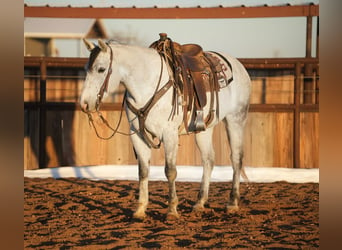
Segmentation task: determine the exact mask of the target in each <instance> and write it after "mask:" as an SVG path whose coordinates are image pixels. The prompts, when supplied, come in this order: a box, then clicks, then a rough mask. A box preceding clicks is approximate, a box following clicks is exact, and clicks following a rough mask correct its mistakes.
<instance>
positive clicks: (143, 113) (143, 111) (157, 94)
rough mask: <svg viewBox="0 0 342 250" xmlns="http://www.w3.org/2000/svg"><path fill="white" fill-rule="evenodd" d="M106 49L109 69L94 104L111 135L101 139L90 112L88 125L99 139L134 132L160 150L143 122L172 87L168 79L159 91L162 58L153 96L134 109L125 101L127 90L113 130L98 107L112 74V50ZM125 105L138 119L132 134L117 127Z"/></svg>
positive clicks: (107, 138)
mask: <svg viewBox="0 0 342 250" xmlns="http://www.w3.org/2000/svg"><path fill="white" fill-rule="evenodd" d="M107 45H108V47H109V48H110V62H109V68H108V72H107V75H106V78H105V80H104V81H103V83H102V85H101V88H100V90H99V93H98V94H97V99H96V104H95V108H96V111H95V112H96V113H97V114H98V116H99V117H100V118H101V120H102V122H103V123H104V124H105V125H106V126H107V127H108V128H109V129H110V130H112V131H113V133H112V134H111V135H110V136H108V137H103V136H101V135H100V134H99V133H98V131H97V129H96V126H95V124H94V120H93V117H92V114H91V112H86V113H87V115H88V119H89V123H90V124H91V126H92V127H94V130H95V133H96V135H97V137H99V138H100V139H103V140H109V139H111V138H112V137H113V136H114V135H115V134H116V133H118V134H122V135H126V136H130V135H133V134H135V133H136V132H139V136H140V137H141V138H142V139H143V140H144V141H145V143H146V144H147V145H148V146H149V147H152V148H156V149H158V148H160V145H161V141H160V140H159V141H158V143H155V142H154V138H156V136H155V135H154V134H153V133H152V132H151V131H149V130H148V129H147V128H146V127H145V121H146V118H147V115H148V113H149V111H150V110H151V109H152V107H153V106H154V105H155V104H156V103H157V101H158V100H159V99H160V98H161V97H162V96H163V95H164V94H165V93H166V92H167V91H168V90H169V89H170V88H171V86H173V81H172V80H171V79H170V80H169V81H168V82H167V83H166V84H165V85H164V87H163V88H161V89H159V86H160V82H161V78H162V74H163V58H162V56H161V55H160V61H161V68H160V74H159V79H158V84H157V87H156V89H155V91H154V94H153V95H152V97H151V98H150V99H149V101H148V102H147V103H146V104H145V105H144V106H143V107H142V108H140V109H137V108H135V107H134V106H133V105H132V104H131V103H130V102H129V101H128V100H127V90H126V92H125V94H124V98H123V101H122V105H121V110H120V117H119V121H118V123H117V125H116V127H115V128H113V127H112V126H110V125H109V123H108V121H107V120H106V119H105V118H104V117H103V116H102V114H101V112H100V105H101V101H102V98H103V95H104V93H105V92H107V91H108V84H109V79H110V76H111V74H112V62H113V50H112V48H111V46H109V44H108V43H107ZM125 103H126V105H127V107H128V109H130V110H131V111H132V112H133V113H134V114H135V115H136V116H137V118H138V121H139V130H138V131H137V130H136V131H134V132H132V133H124V132H120V131H119V130H118V129H119V126H120V124H121V119H122V114H123V109H124V105H125ZM147 133H149V134H150V135H151V136H152V139H151V138H150V136H148V135H147Z"/></svg>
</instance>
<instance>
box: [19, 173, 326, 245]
mask: <svg viewBox="0 0 342 250" xmlns="http://www.w3.org/2000/svg"><path fill="white" fill-rule="evenodd" d="M199 185H200V184H199V183H189V182H178V183H177V193H178V198H179V201H180V203H179V207H178V208H179V213H180V215H181V216H180V218H179V219H178V220H175V221H168V220H166V216H165V215H166V211H167V194H168V190H167V183H166V182H150V185H149V187H150V204H149V207H148V211H147V218H146V219H145V220H144V221H137V220H134V219H133V218H132V215H133V211H134V209H135V207H136V200H137V195H138V183H137V182H135V181H110V180H102V181H92V180H86V179H76V178H67V179H58V180H55V179H52V178H47V179H38V178H36V179H30V178H25V203H24V247H25V249H137V248H142V249H143V248H149V249H151V248H152V249H156V248H162V249H178V248H189V249H222V248H249V249H260V248H265V249H318V248H319V214H318V209H319V184H317V183H305V184H293V183H287V182H276V183H265V184H264V183H250V184H248V185H247V184H246V183H242V184H241V202H240V210H239V211H238V212H236V213H226V211H225V205H226V202H227V200H228V195H229V192H230V188H231V183H228V182H227V183H222V182H221V183H211V186H210V195H209V203H208V205H207V206H206V210H205V211H204V212H203V213H202V214H194V213H193V212H192V206H193V205H194V203H195V201H196V198H197V192H198V189H199Z"/></svg>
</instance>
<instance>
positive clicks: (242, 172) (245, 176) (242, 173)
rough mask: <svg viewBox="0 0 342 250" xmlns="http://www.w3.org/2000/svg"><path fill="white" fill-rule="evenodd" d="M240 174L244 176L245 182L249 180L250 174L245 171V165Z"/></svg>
mask: <svg viewBox="0 0 342 250" xmlns="http://www.w3.org/2000/svg"><path fill="white" fill-rule="evenodd" d="M240 175H241V176H242V178H243V180H244V181H245V182H249V179H248V176H247V174H246V172H245V167H244V166H242V167H241V170H240Z"/></svg>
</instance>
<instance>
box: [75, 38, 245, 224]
mask: <svg viewBox="0 0 342 250" xmlns="http://www.w3.org/2000/svg"><path fill="white" fill-rule="evenodd" d="M84 42H85V45H86V47H87V49H88V50H89V51H90V52H91V54H90V58H89V64H88V65H89V68H88V71H87V76H86V79H85V82H84V87H83V91H82V94H81V98H80V105H81V108H82V110H83V111H84V112H87V113H88V114H89V113H90V112H94V111H95V110H97V109H98V105H99V102H100V101H101V99H102V96H104V97H105V96H106V95H108V94H109V93H113V92H114V91H115V90H116V89H117V88H118V86H119V83H120V82H121V83H123V85H124V86H125V88H126V90H127V95H126V102H129V103H130V106H131V107H135V109H137V110H138V109H140V108H142V107H144V106H145V105H146V103H147V102H148V101H149V100H151V98H152V97H153V95H154V94H155V93H156V91H157V90H161V89H162V88H164V87H165V88H166V86H165V85H166V84H167V83H168V82H169V81H170V79H173V76H172V72H170V70H169V68H168V65H167V64H166V62H165V61H164V60H163V59H161V56H160V55H159V54H158V52H157V51H156V50H154V49H151V48H143V47H138V46H130V45H123V44H117V43H105V42H103V41H102V40H99V41H98V45H95V44H93V43H90V42H89V41H87V40H84ZM221 55H223V56H224V57H225V58H222V56H220V61H221V64H222V65H225V66H226V67H228V65H227V62H226V61H228V62H229V63H230V66H231V69H232V74H233V81H232V82H231V83H230V84H229V85H228V86H226V87H224V88H221V89H220V91H219V92H218V103H219V112H218V114H217V115H216V116H215V118H214V119H213V120H212V122H211V123H210V124H209V125H208V126H207V127H206V129H205V130H204V131H202V132H199V133H196V135H195V138H196V144H197V146H198V148H199V150H200V152H201V157H202V163H203V176H202V182H201V188H200V192H199V195H198V201H197V203H196V205H195V206H194V210H195V211H202V210H203V209H204V204H205V202H206V201H207V200H208V191H209V184H210V176H211V172H212V170H213V166H214V159H215V152H214V150H213V144H212V136H213V128H214V126H215V125H217V124H218V123H219V122H220V121H221V120H222V121H224V123H225V125H226V129H227V134H228V140H229V144H230V148H231V156H230V158H231V162H232V165H233V171H234V173H233V184H232V190H231V193H230V197H229V201H228V204H227V210H232V211H234V210H237V209H238V202H239V198H240V192H239V186H240V175H243V174H244V171H243V166H242V159H243V135H244V127H245V123H246V119H247V113H248V107H249V98H250V92H251V81H250V78H249V75H248V73H247V71H246V69H245V68H244V67H243V65H242V64H241V63H240V62H239V61H238V60H237V59H235V58H233V57H231V56H229V55H226V54H221ZM227 80H228V79H227ZM104 85H105V87H104ZM99 97H100V98H99ZM172 98H173V91H172V87H170V88H169V89H168V90H167V91H165V93H164V94H163V95H162V96H161V97H160V99H159V100H158V102H156V103H155V104H154V106H153V107H152V108H151V110H149V113H148V116H147V117H146V119H145V123H144V125H145V129H146V131H148V134H149V135H153V136H154V137H155V138H157V139H159V141H160V142H162V143H163V145H164V150H165V175H166V177H167V179H168V184H169V208H168V216H171V217H178V212H177V205H178V198H177V194H176V185H175V180H176V177H177V169H176V158H177V151H178V140H179V135H181V134H186V131H185V130H184V129H181V127H182V123H183V111H182V108H179V112H178V113H176V114H175V115H174V116H173V118H172V119H170V114H171V113H172V112H173V107H172ZM208 98H209V97H208ZM99 99H100V100H99ZM178 105H179V106H181V105H182V104H181V102H179V103H178ZM207 106H209V105H207ZM207 106H206V107H204V110H203V112H204V115H207V114H208V112H209V107H207ZM125 108H126V113H127V118H128V121H129V124H130V130H131V132H132V134H131V140H132V143H133V146H134V150H135V152H136V155H137V159H138V164H139V203H138V208H137V210H136V211H135V213H134V217H135V218H139V219H142V218H144V217H145V216H146V214H145V211H146V208H147V205H148V175H149V166H150V159H151V146H150V145H149V144H148V143H147V142H146V140H145V139H144V135H142V134H141V131H140V130H139V119H138V117H137V114H136V113H135V112H133V111H132V108H129V107H128V105H126V106H125ZM214 108H215V107H214ZM183 127H184V126H183ZM151 140H153V139H151Z"/></svg>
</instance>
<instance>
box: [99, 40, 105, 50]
mask: <svg viewBox="0 0 342 250" xmlns="http://www.w3.org/2000/svg"><path fill="white" fill-rule="evenodd" d="M98 42H99V47H100V49H101V50H102V51H103V52H106V51H107V44H106V43H105V42H104V41H102V40H101V39H99V40H98Z"/></svg>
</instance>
